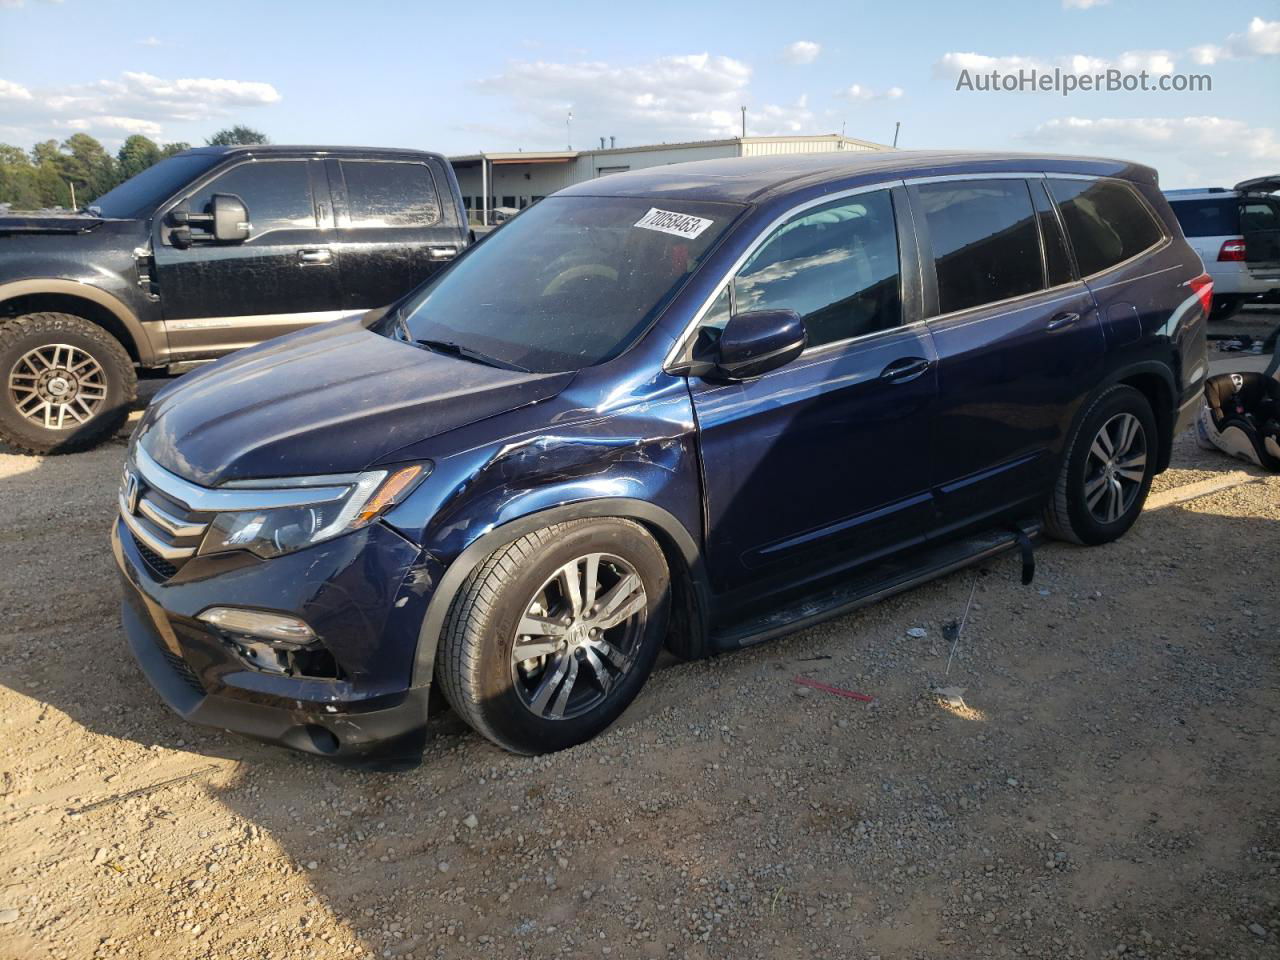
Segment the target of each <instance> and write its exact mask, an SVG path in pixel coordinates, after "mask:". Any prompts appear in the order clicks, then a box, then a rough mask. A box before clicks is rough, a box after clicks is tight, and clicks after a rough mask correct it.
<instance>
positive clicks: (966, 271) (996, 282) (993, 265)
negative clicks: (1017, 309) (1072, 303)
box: [916, 180, 1044, 313]
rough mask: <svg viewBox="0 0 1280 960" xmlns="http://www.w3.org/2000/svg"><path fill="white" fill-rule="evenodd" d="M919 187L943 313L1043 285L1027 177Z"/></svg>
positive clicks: (1013, 295) (940, 309)
mask: <svg viewBox="0 0 1280 960" xmlns="http://www.w3.org/2000/svg"><path fill="white" fill-rule="evenodd" d="M916 190H917V192H918V196H919V198H920V204H921V206H922V207H923V208H924V215H925V220H926V222H927V224H928V227H929V241H930V244H931V246H932V249H933V260H934V264H935V267H936V269H937V275H938V307H939V311H940V312H941V313H952V312H954V311H956V310H967V309H969V308H971V307H978V306H982V305H983V304H986V303H994V302H995V301H997V300H1007V299H1009V298H1011V297H1019V296H1022V295H1024V294H1027V293H1034V292H1035V291H1037V290H1042V289H1044V270H1043V266H1042V264H1041V260H1040V237H1039V233H1038V231H1037V227H1036V215H1035V210H1034V209H1032V205H1031V194H1030V191H1029V190H1028V188H1027V184H1026V181H1024V180H962V181H947V182H944V183H926V184H921V185H920V186H918V187H917V188H916Z"/></svg>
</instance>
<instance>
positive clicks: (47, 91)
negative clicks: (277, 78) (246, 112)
mask: <svg viewBox="0 0 1280 960" xmlns="http://www.w3.org/2000/svg"><path fill="white" fill-rule="evenodd" d="M280 99H281V97H280V93H279V91H278V90H276V88H275V87H273V86H272V85H271V84H269V83H262V82H259V81H248V80H229V79H222V78H214V77H182V78H179V79H176V80H167V79H163V78H161V77H156V76H152V75H151V74H149V73H138V72H130V71H126V72H124V73H122V74H120V76H119V77H118V78H117V79H114V80H99V81H97V82H95V83H87V84H75V85H67V86H62V87H47V88H43V89H28V88H26V87H23V86H21V85H19V84H16V83H12V82H9V81H5V80H0V102H3V103H4V104H5V119H6V121H9V122H11V123H15V124H16V125H18V126H21V127H22V128H23V129H26V130H29V131H31V135H32V139H45V138H47V137H49V136H52V135H54V134H55V133H56V132H58V131H63V130H77V131H85V132H88V133H95V134H101V135H104V136H105V137H107V138H112V137H114V138H116V139H119V134H121V133H125V134H129V133H141V134H144V135H146V136H148V137H159V136H162V135H163V133H164V125H165V124H167V123H189V122H199V121H210V120H217V119H220V118H223V117H227V116H229V115H230V114H231V113H232V112H233V111H236V112H238V111H240V110H243V109H247V108H251V107H262V106H270V105H272V104H275V103H279V102H280Z"/></svg>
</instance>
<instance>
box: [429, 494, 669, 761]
mask: <svg viewBox="0 0 1280 960" xmlns="http://www.w3.org/2000/svg"><path fill="white" fill-rule="evenodd" d="M589 553H608V554H613V555H615V556H617V557H619V558H621V559H623V560H625V561H626V562H627V563H629V564H630V565H631V566H632V567H633V568H634V570H635V572H636V573H637V574H638V575H639V577H640V579H641V582H642V583H643V585H644V589H645V594H646V598H647V601H648V602H647V607H646V614H645V621H644V629H643V633H642V634H641V637H640V639H639V645H638V649H637V650H636V653H635V657H634V663H633V665H632V666H631V668H630V670H629V672H628V673H626V674H625V675H624V676H623V677H622V678H621V679H620V680H619V681H618V683H617V685H616V686H615V687H614V688H613V689H612V690H611V691H610V692H609V694H608V696H607V699H606V700H605V701H604V702H603V703H601V704H600V705H599V706H598V707H597V708H595V709H593V710H592V711H591V712H589V713H586V714H584V715H582V716H578V717H573V718H566V719H557V720H551V719H547V718H545V717H539V716H535V715H534V714H533V713H532V712H530V710H529V709H528V708H526V706H525V705H524V703H523V702H522V701H521V699H520V696H519V694H518V693H517V692H516V689H515V684H514V682H513V680H512V676H511V649H512V646H513V644H514V642H515V627H516V624H517V623H518V622H519V619H520V617H521V616H522V615H523V614H524V612H525V609H526V607H525V605H526V604H527V603H528V601H529V597H530V596H531V595H532V594H533V593H534V592H535V591H536V590H537V589H538V586H539V584H541V583H543V582H544V581H545V579H546V578H547V577H548V576H550V575H551V573H553V572H554V571H555V570H556V569H558V568H559V567H561V566H563V565H565V564H567V563H569V562H571V561H572V560H574V559H576V558H577V557H578V556H584V555H586V554H589ZM669 577H670V575H669V573H668V569H667V564H666V558H665V557H664V556H663V553H662V548H661V547H659V546H658V544H657V543H656V542H654V540H653V538H652V537H651V536H650V535H649V534H648V532H647V531H646V530H645V529H644V528H643V527H642V526H640V525H639V524H638V523H634V522H632V521H630V520H623V519H618V518H610V517H605V518H598V519H582V520H570V521H567V522H565V523H557V524H554V525H552V526H548V527H544V528H542V529H540V530H535V531H534V532H532V533H530V534H527V535H525V536H523V537H520V538H519V539H518V540H515V541H514V542H512V543H509V544H507V545H506V546H504V547H500V548H499V549H498V550H496V551H495V552H494V553H492V554H491V555H490V556H489V557H488V558H487V559H486V560H484V561H483V562H481V563H480V565H479V566H478V567H477V568H476V569H475V570H474V571H472V573H471V575H470V576H469V577H468V578H467V580H466V582H465V583H464V584H463V585H462V588H461V589H460V590H459V592H458V596H457V597H456V598H455V599H454V602H453V605H452V607H451V608H450V611H449V615H448V617H447V618H446V621H445V626H444V630H443V634H442V636H441V638H440V645H439V647H438V648H437V650H436V658H435V676H436V679H437V681H438V682H439V684H440V690H441V692H442V693H443V694H444V697H445V699H446V700H447V701H448V702H449V705H450V706H451V707H452V708H453V709H454V711H455V712H456V713H457V714H458V715H459V716H460V717H462V719H463V720H465V721H466V722H467V723H468V724H469V725H470V726H471V727H472V728H473V729H475V730H476V731H477V732H478V733H480V734H482V735H483V736H485V737H487V738H488V739H490V740H492V741H493V742H494V743H496V744H497V745H498V746H500V747H503V748H504V749H506V750H510V751H512V752H513V753H519V754H538V753H548V752H551V751H555V750H563V749H565V748H566V747H572V746H575V745H577V744H579V743H583V742H585V741H587V740H590V739H591V738H592V737H594V736H596V735H597V734H599V733H600V732H601V731H602V730H604V729H605V728H606V727H608V726H609V725H610V724H611V723H613V721H614V720H616V719H617V718H618V716H619V715H620V714H621V713H622V712H623V710H625V709H626V708H627V706H628V705H629V704H630V703H631V701H632V700H634V699H635V696H636V694H637V693H639V691H640V688H641V687H642V686H643V685H644V682H645V680H646V679H647V678H648V676H649V673H650V672H651V671H652V669H653V664H654V661H655V660H656V658H657V656H658V651H659V650H660V648H661V647H662V640H663V636H664V633H665V630H666V622H667V614H668V609H669V607H670V600H669V597H670V579H669Z"/></svg>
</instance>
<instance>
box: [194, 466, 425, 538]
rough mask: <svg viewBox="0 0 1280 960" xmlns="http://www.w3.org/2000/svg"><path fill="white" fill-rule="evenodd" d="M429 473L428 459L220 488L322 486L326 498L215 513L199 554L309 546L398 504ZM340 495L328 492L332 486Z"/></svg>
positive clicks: (369, 521)
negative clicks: (343, 473)
mask: <svg viewBox="0 0 1280 960" xmlns="http://www.w3.org/2000/svg"><path fill="white" fill-rule="evenodd" d="M430 472H431V465H430V464H429V463H414V464H410V465H409V466H406V467H399V468H397V469H394V470H369V471H367V472H365V473H360V474H355V475H349V476H342V477H296V478H291V479H286V480H271V481H260V480H254V481H248V482H245V483H239V484H227V485H226V486H225V487H223V488H222V489H227V490H230V489H244V488H257V489H271V490H292V489H296V488H299V487H302V488H305V487H318V488H325V490H326V492H327V493H329V498H328V499H319V498H317V502H315V503H309V504H302V505H299V506H289V507H277V508H274V509H268V510H241V511H235V512H232V513H219V514H218V515H217V516H216V517H215V518H214V520H213V522H212V523H211V524H210V525H209V532H208V533H206V534H205V538H204V542H203V543H202V544H201V545H200V553H201V554H209V553H225V552H227V551H228V550H248V551H249V552H250V553H254V554H257V555H258V556H259V557H263V558H264V559H270V558H271V557H278V556H280V555H281V554H285V553H292V552H293V551H294V550H301V549H302V548H303V547H309V546H311V545H312V544H315V543H320V542H321V541H324V540H332V539H333V538H334V537H338V536H341V535H342V534H344V533H349V532H351V531H352V530H358V529H359V528H360V527H363V526H366V525H367V524H370V523H372V522H373V521H374V520H376V519H377V518H378V517H380V516H381V515H382V514H384V513H386V512H387V511H388V510H390V509H391V508H392V507H394V506H395V505H396V504H397V503H401V502H403V501H404V499H405V498H406V497H407V496H408V495H409V494H410V493H412V492H413V490H414V489H415V488H416V487H417V486H418V484H419V483H421V482H422V481H423V480H424V479H425V478H426V476H427V474H429V473H430ZM341 487H345V488H346V490H345V492H344V493H341V494H339V495H338V496H336V497H335V496H332V491H333V490H334V488H341Z"/></svg>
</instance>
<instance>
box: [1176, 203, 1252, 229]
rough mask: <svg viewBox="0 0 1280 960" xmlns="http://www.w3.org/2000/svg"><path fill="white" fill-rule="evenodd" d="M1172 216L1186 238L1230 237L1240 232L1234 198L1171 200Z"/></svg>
mask: <svg viewBox="0 0 1280 960" xmlns="http://www.w3.org/2000/svg"><path fill="white" fill-rule="evenodd" d="M1169 206H1171V207H1173V215H1174V216H1175V217H1177V218H1178V223H1180V224H1182V232H1183V233H1185V234H1186V235H1187V236H1188V237H1231V236H1235V235H1236V234H1238V233H1239V232H1240V216H1239V210H1238V208H1237V206H1236V200H1235V198H1234V197H1224V198H1223V199H1221V200H1173V201H1171V202H1170V203H1169Z"/></svg>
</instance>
